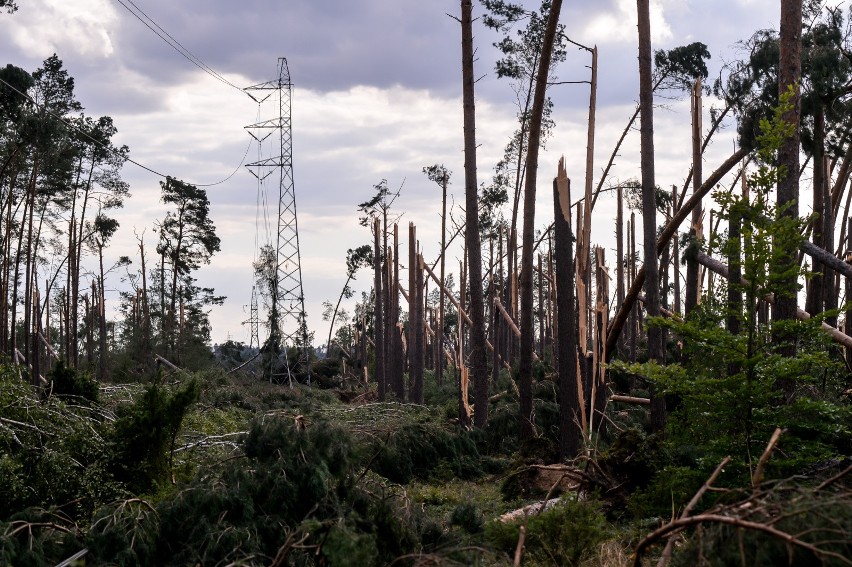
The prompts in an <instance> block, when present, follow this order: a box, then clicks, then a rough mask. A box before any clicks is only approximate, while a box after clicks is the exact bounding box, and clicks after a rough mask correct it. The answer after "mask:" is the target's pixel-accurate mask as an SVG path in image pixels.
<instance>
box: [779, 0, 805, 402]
mask: <svg viewBox="0 0 852 567" xmlns="http://www.w3.org/2000/svg"><path fill="white" fill-rule="evenodd" d="M779 48H780V54H779V66H778V92H779V96H781V95H783V94H784V93H786V92H787V91H788V90H790V89H793V92H794V97H793V101H792V102H793V107H792V109H791V110H790V111H789V112H787V113H786V114H785V115H784V116H783V119H784V121H785V122H787V123H788V124H790V125H791V126H792V130H793V133H792V135H791V136H790V137H789V138H787V139H786V140H784V143H783V144H782V146H781V148H780V149H779V151H778V165H779V167H782V168H784V169H786V175H784V176H783V177H782V178H781V179H779V181H778V192H777V200H776V202H777V206H778V209H779V211H780V213H781V215H782V216H784V217H788V218H798V217H799V176H798V172H799V113H800V110H801V100H800V85H799V80H800V78H801V70H802V69H801V52H802V0H781V25H780V42H779ZM795 263H796V252H795V250H790V251H788V253H787V254H785V255H784V256H783V257H782V258H780V265H779V270H787V269H790V268H792V267H793V266H795ZM788 284H789V285H788V287H789V289H788V291H787V293H783V294H779V296H778V297H776V298H775V306H774V307H773V309H772V319H773V321H794V320H795V319H796V309H797V306H798V305H797V300H796V291H795V287H796V282H795V281H792V282H788ZM779 338H782V339H783V337H779ZM785 342H786V343H787V344H786V345H785V346H784V347H783V348H782V349H781V353H782V354H784V355H786V356H793V355H795V354H796V346H795V344H794V343H793V342H792V341H785ZM781 386H782V387H783V388H784V389H785V390H786V391H788V393H789V389H790V388H791V387H792V384H781Z"/></svg>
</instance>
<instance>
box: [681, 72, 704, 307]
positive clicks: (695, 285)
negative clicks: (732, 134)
mask: <svg viewBox="0 0 852 567" xmlns="http://www.w3.org/2000/svg"><path fill="white" fill-rule="evenodd" d="M690 93H691V96H690V101H691V114H692V194H693V195H694V194H696V193H697V192H698V191H699V189H700V188H701V182H702V177H703V175H702V160H701V117H702V105H701V79H697V80H696V81H695V83H694V84H693V85H692V89H691V91H690ZM702 212H703V211H702V206H701V201H699V202H698V205H696V207H695V208H694V209H692V226H690V228H689V239H690V242H689V245H690V246H691V247H695V248H696V249H697V247H698V245H699V244H698V243H699V242H700V241H701V239H702V236H703V235H702V234H701V232H700V228H699V227H700V226H701V214H702ZM699 280H700V276H699V273H698V262H696V261H695V254H687V259H686V305H685V308H686V315H689V314H690V313H692V311H693V310H694V309H695V308H696V307H698V298H699V291H698V290H699V288H700V287H701V285H700V283H699Z"/></svg>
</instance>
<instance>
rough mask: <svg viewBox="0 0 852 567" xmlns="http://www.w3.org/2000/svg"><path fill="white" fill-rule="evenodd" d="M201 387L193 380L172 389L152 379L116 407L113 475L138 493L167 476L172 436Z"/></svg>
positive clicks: (112, 440) (175, 435)
mask: <svg viewBox="0 0 852 567" xmlns="http://www.w3.org/2000/svg"><path fill="white" fill-rule="evenodd" d="M200 389H201V386H200V383H199V382H198V380H196V379H191V380H189V381H187V382H186V383H185V384H184V385H183V386H182V387H180V388H178V389H176V390H174V391H173V392H172V391H171V389H170V388H168V387H166V386H165V385H163V384H161V383H160V382H159V381H158V380H155V381H154V382H153V383H152V384H151V385H150V386H148V388H147V389H146V390H145V392H144V393H143V394H142V396H140V397H139V398H137V399H136V400H134V401H133V402H132V403H131V404H126V405H123V406H120V407H119V408H118V411H117V412H116V414H117V416H118V419H116V421H115V423H114V424H113V430H112V433H111V435H110V439H111V442H112V446H113V451H114V454H115V459H116V460H115V463H114V467H115V470H116V476H117V477H118V478H120V479H121V480H123V481H125V482H127V483H128V485H129V486H130V487H131V488H132V489H133V490H134V491H136V492H137V493H138V492H146V491H149V490H151V489H154V488H157V487H158V486H161V485H162V483H164V482H165V481H166V480H167V479H168V477H169V473H170V472H171V456H172V451H173V450H174V444H175V439H176V438H177V435H178V433H179V432H180V429H181V425H182V423H183V420H184V417H185V416H186V414H187V412H188V411H189V408H190V407H191V406H192V405H193V404H194V403H195V402H196V401H197V400H198V396H199V392H200Z"/></svg>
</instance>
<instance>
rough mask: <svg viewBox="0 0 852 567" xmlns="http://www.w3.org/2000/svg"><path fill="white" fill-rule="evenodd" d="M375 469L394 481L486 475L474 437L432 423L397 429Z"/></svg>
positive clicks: (382, 450) (380, 455) (403, 482)
mask: <svg viewBox="0 0 852 567" xmlns="http://www.w3.org/2000/svg"><path fill="white" fill-rule="evenodd" d="M379 448H380V449H381V453H380V454H379V457H378V458H377V459H376V460H375V464H374V466H373V470H375V471H376V472H377V473H378V474H380V475H382V476H383V477H385V478H387V479H388V480H390V481H392V482H398V483H401V484H405V483H408V482H410V481H411V480H413V479H415V478H417V479H421V480H422V479H426V478H430V477H433V476H434V477H438V478H440V479H442V480H450V479H451V478H454V477H456V478H465V479H470V478H475V477H477V476H479V475H480V474H482V464H481V462H480V455H479V451H477V449H476V444H475V443H474V442H473V439H472V438H471V436H470V435H469V434H467V433H465V432H462V431H458V432H454V433H449V432H447V431H445V430H444V429H442V428H440V427H437V426H434V425H428V424H414V425H406V426H403V427H402V428H400V429H398V430H396V431H394V432H393V433H392V434H391V435H390V437H389V438H388V440H387V442H386V443H385V445H384V448H383V449H382V448H381V447H379Z"/></svg>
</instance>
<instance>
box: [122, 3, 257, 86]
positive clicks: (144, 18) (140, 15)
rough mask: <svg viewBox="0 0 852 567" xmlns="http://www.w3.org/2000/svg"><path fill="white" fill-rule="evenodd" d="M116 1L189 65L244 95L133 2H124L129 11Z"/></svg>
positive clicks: (123, 4)
mask: <svg viewBox="0 0 852 567" xmlns="http://www.w3.org/2000/svg"><path fill="white" fill-rule="evenodd" d="M116 1H117V2H118V3H119V4H121V5H122V6H124V8H125V10H127V11H128V12H130V13H131V14H132V15H133V16H134V17H135V18H136V19H137V20H139V21H140V22H142V24H144V25H145V27H147V28H148V29H149V30H151V31H152V32H154V33H155V34H156V35H157V37H159V38H160V39H162V40H163V41H164V42H166V43H167V44H168V45H169V46H171V48H172V49H174V50H175V51H177V52H178V53H179V54H180V55H181V56H183V57H184V58H185V59H186V60H187V61H189V62H190V63H192V64H193V65H195V66H196V67H198V68H199V69H201V70H202V71H204V72H205V73H207V74H208V75H210V76H211V77H213V78H214V79H216V80H217V81H219V82H221V83H222V84H224V85H227V86H229V87H232V88H234V89H236V90H238V91H240V92H241V93H243V94H245V92H244V91H243V89H241V88H240V87H238V86H237V85H235V84H234V83H232V82H231V81H229V80H228V79H226V78H225V77H223V76H222V75H220V74H219V73H217V72H216V71H215V70H214V69H213V68H212V67H210V66H209V65H207V64H206V63H204V61H202V60H201V59H199V58H198V57H197V56H195V55H194V54H193V53H192V52H191V51H189V50H188V49H187V48H186V47H184V46H183V45H182V44H181V43H180V42H179V41H178V40H176V39H175V38H174V37H173V36H172V35H171V34H170V33H169V32H167V31H166V30H165V29H163V27H162V26H160V24H158V23H157V22H156V21H154V19H153V18H151V17H150V16H149V15H148V14H146V13H145V12H144V11H143V10H142V9H141V8H140V7H139V6H137V5H136V4H135V3H134V2H133V0H126V1H127V2H128V3H129V4H130V5H131V6H133V9H131V8H130V6H128V5H127V4H125V0H116ZM149 22H150V23H149ZM152 26H153V27H152ZM154 28H156V29H154ZM161 32H162V33H161ZM164 34H165V35H164Z"/></svg>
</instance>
